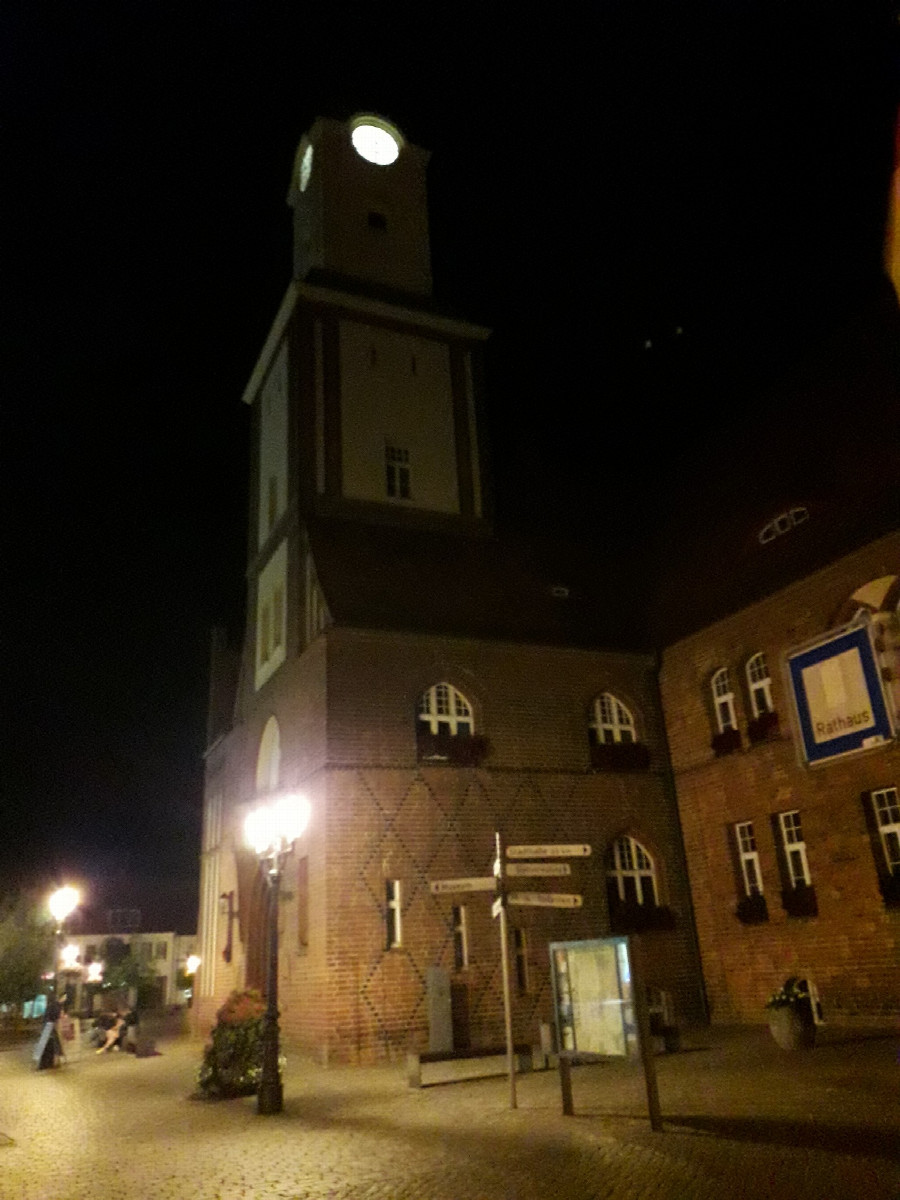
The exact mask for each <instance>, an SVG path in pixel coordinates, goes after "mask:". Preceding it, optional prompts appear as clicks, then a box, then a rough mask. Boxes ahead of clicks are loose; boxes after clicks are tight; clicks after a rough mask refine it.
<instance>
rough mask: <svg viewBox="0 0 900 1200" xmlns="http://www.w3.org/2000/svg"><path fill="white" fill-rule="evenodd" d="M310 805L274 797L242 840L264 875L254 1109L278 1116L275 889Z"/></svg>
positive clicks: (252, 816) (250, 819) (250, 821)
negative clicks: (262, 1007) (261, 1008)
mask: <svg viewBox="0 0 900 1200" xmlns="http://www.w3.org/2000/svg"><path fill="white" fill-rule="evenodd" d="M309 811H310V810H309V801H308V800H307V799H306V797H305V796H301V795H298V794H296V793H289V794H286V795H281V796H273V797H271V798H270V799H269V800H268V801H267V802H266V803H263V804H261V805H260V806H259V807H258V808H255V809H254V810H253V811H252V812H251V813H249V814H248V816H247V819H246V820H245V822H244V836H245V837H246V840H247V843H248V844H249V845H250V846H251V847H252V848H253V850H254V851H255V852H256V854H257V857H258V858H259V863H260V866H261V867H262V869H263V870H264V871H265V873H266V884H267V890H266V943H267V949H268V953H267V955H266V1011H265V1015H264V1017H263V1058H262V1073H261V1075H260V1079H259V1091H258V1093H257V1097H256V1111H257V1112H258V1113H262V1114H268V1113H277V1112H281V1110H282V1107H283V1099H284V1098H283V1093H282V1087H281V1071H280V1069H279V1066H278V889H279V886H280V883H281V872H282V870H283V868H284V860H285V858H286V857H287V855H288V854H290V852H291V850H292V849H293V848H294V842H295V841H296V840H297V838H298V837H300V835H301V834H302V833H303V831H304V829H306V826H307V824H308V822H309Z"/></svg>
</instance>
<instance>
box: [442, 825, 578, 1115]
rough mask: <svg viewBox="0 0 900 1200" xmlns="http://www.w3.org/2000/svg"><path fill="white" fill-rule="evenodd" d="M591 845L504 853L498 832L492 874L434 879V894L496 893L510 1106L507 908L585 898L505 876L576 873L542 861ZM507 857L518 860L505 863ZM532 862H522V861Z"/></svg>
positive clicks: (570, 905) (512, 1103)
mask: <svg viewBox="0 0 900 1200" xmlns="http://www.w3.org/2000/svg"><path fill="white" fill-rule="evenodd" d="M590 853H591V848H590V846H588V845H587V844H586V843H584V842H572V843H568V842H565V843H563V842H550V843H545V844H542V845H534V846H507V847H506V853H505V855H504V852H503V846H502V845H501V841H500V834H499V833H495V834H494V862H493V872H494V873H493V874H492V875H471V876H467V877H464V878H462V879H433V880H432V881H431V883H430V884H429V887H430V888H431V894H432V895H433V896H443V895H448V894H451V893H459V892H463V893H465V892H494V893H495V898H494V902H493V904H492V905H491V916H492V917H499V918H500V963H501V968H502V972H503V1017H504V1022H505V1025H506V1064H507V1070H508V1072H509V1107H510V1108H515V1107H516V1060H515V1054H514V1051H513V1036H512V1001H511V998H510V987H509V930H508V927H507V916H506V910H507V907H508V906H509V905H510V904H513V905H517V906H519V907H522V908H567V909H570V910H571V909H575V908H581V906H582V904H583V902H584V901H583V899H582V897H581V896H580V895H578V893H576V892H510V893H508V894H507V892H506V889H505V887H504V879H505V877H506V876H507V875H508V876H511V877H513V878H516V879H522V878H529V877H531V878H534V879H541V878H547V879H550V878H563V877H565V876H568V875H571V874H572V868H571V866H570V865H569V864H568V863H567V862H565V863H564V862H556V861H551V862H540V861H533V860H540V859H551V860H555V859H561V858H587V857H588V855H589V854H590ZM505 858H511V859H515V860H517V861H515V862H510V863H505V861H504V860H505ZM524 859H527V860H532V861H521V860H524Z"/></svg>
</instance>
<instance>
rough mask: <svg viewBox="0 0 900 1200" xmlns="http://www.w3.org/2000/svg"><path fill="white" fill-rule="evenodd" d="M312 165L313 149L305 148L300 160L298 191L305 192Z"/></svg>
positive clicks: (310, 147)
mask: <svg viewBox="0 0 900 1200" xmlns="http://www.w3.org/2000/svg"><path fill="white" fill-rule="evenodd" d="M312 165H313V148H312V146H311V145H310V146H307V147H306V149H305V150H304V151H303V156H302V158H301V159H300V191H301V192H305V191H306V185H307V184H308V183H309V177H310V175H311V174H312Z"/></svg>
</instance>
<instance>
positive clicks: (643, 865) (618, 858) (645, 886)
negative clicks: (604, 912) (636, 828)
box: [606, 836, 659, 905]
mask: <svg viewBox="0 0 900 1200" xmlns="http://www.w3.org/2000/svg"><path fill="white" fill-rule="evenodd" d="M606 875H607V878H608V879H609V880H610V882H611V883H612V885H613V891H614V895H617V896H618V898H619V901H620V902H621V903H622V904H647V905H655V904H658V903H659V901H658V894H657V890H656V868H655V867H654V865H653V859H652V858H651V857H650V855H649V854H648V853H647V851H646V850H645V849H644V847H643V846H642V845H641V843H640V842H638V841H635V839H634V838H633V837H627V836H626V837H620V838H616V840H615V841H614V842H613V844H612V846H611V847H610V850H609V856H608V869H607V872H606Z"/></svg>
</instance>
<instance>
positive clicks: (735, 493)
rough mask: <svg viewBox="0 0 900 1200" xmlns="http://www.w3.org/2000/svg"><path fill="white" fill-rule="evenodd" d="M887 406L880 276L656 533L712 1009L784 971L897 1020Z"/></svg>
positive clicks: (727, 1005)
mask: <svg viewBox="0 0 900 1200" xmlns="http://www.w3.org/2000/svg"><path fill="white" fill-rule="evenodd" d="M898 400H900V319H898V311H897V300H896V296H895V295H894V294H893V292H891V291H890V290H888V289H886V290H885V291H884V294H882V295H879V296H877V297H876V299H875V300H874V302H873V303H872V304H871V306H870V307H869V308H868V309H866V310H865V311H864V312H861V313H860V314H859V315H858V317H857V318H856V319H855V320H854V321H852V322H850V323H849V324H848V325H847V326H846V327H845V328H843V329H842V330H840V331H839V332H838V333H836V334H835V333H832V335H831V336H829V338H828V339H827V343H826V344H825V345H823V346H820V347H819V348H818V349H817V350H816V352H815V353H814V354H813V355H811V356H810V359H809V361H808V362H807V363H806V364H803V365H801V366H800V367H798V368H797V370H796V371H795V372H794V373H793V375H792V376H791V378H789V379H787V380H785V381H784V382H783V383H782V385H781V386H780V387H779V388H778V390H777V391H774V392H773V393H772V394H771V395H769V396H766V397H761V398H760V399H759V402H758V404H757V405H756V406H755V407H754V408H753V409H752V411H749V412H748V413H747V414H746V417H745V422H744V427H743V428H742V429H741V428H738V429H737V430H735V429H734V427H732V428H731V430H730V436H729V440H728V441H727V442H726V443H724V444H723V443H719V444H717V445H714V446H708V447H707V448H706V451H707V453H706V457H705V460H704V464H703V467H702V468H700V467H698V469H697V471H696V473H695V475H694V478H695V480H698V479H701V476H702V482H701V483H700V484H698V485H697V486H696V489H695V495H694V499H693V502H692V503H691V504H686V505H684V506H683V507H682V510H681V512H680V513H679V516H678V519H677V521H675V522H673V523H672V524H671V525H670V526H669V528H668V530H667V535H668V544H669V546H670V547H672V548H673V549H672V552H671V553H669V555H668V556H667V559H666V561H665V564H664V567H663V569H662V575H661V578H662V579H663V580H664V587H663V588H662V589H661V592H660V596H661V597H664V598H665V607H663V605H662V604H660V608H659V612H658V629H659V631H660V632H659V637H660V640H661V642H662V643H663V644H664V645H665V646H666V648H665V650H664V651H663V654H662V660H661V670H660V688H661V694H662V701H663V707H664V711H665V718H666V726H667V732H668V740H669V747H670V752H671V759H672V766H673V771H674V775H675V780H676V788H677V793H678V807H679V812H680V817H681V823H682V829H683V834H684V843H685V852H686V855H687V859H688V864H689V871H690V875H691V887H692V893H693V897H694V906H695V917H696V922H697V932H698V940H699V944H700V949H701V957H702V962H703V973H704V978H705V982H706V988H707V995H708V1000H709V1006H710V1014H711V1019H712V1020H713V1021H720V1022H727V1021H734V1020H740V1021H761V1020H763V1019H764V1017H765V1009H764V1005H765V1001H766V1000H767V998H768V997H769V996H770V995H771V994H772V992H773V991H774V990H775V989H776V988H777V987H778V986H779V985H780V984H781V983H782V982H783V981H784V980H785V979H786V978H787V977H789V976H792V975H793V976H800V977H807V978H809V979H811V980H812V981H813V983H814V985H815V986H816V988H817V990H818V992H819V995H820V998H821V1002H822V1005H823V1008H824V1013H825V1017H826V1019H828V1020H832V1021H834V1022H836V1023H844V1024H860V1025H866V1024H868V1025H873V1026H874V1025H879V1024H884V1023H885V1022H886V1021H887V1020H890V1021H894V1020H896V1018H897V1016H898V1014H900V891H898V882H900V806H898V788H900V753H898V748H897V741H896V730H897V714H898V711H900V693H898V679H900V626H898V608H897V605H898V600H900V583H898V578H900V534H898V532H897V530H898V521H897V517H898V502H897V498H898V495H900V452H898V422H897V412H898ZM775 429H777V437H775V436H769V433H770V431H772V430H775ZM711 464H714V465H711ZM710 564H713V569H712V570H711V569H710ZM841 630H844V631H847V632H846V633H845V634H844V635H843V640H841V641H840V642H838V641H835V640H834V639H835V637H836V636H837V635H838V634H839V632H840V631H841ZM834 650H837V651H841V650H843V654H842V656H838V655H837V654H836V653H833V651H834ZM839 658H840V660H839ZM866 664H868V666H867V665H866ZM821 684H824V691H825V693H829V694H823V695H822V696H818V697H815V696H813V697H812V698H811V695H812V693H811V690H810V689H812V688H814V687H819V686H820V685H821ZM856 701H859V703H856ZM816 705H819V707H820V709H823V708H824V709H827V710H828V711H829V712H830V713H832V714H833V715H831V716H830V718H829V717H825V718H820V719H818V720H816V719H815V718H814V717H813V719H812V721H811V717H810V714H811V712H812V709H813V708H814V707H815V706H816ZM844 709H846V710H847V712H846V715H845V713H844ZM857 719H858V720H859V724H860V728H859V729H858V730H855V729H854V728H853V727H852V722H854V721H856V720H857Z"/></svg>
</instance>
